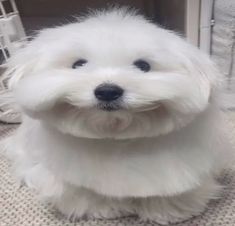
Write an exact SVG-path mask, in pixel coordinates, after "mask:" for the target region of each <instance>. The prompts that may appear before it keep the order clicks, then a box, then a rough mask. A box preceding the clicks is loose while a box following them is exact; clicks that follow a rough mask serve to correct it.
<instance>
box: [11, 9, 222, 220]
mask: <svg viewBox="0 0 235 226" xmlns="http://www.w3.org/2000/svg"><path fill="white" fill-rule="evenodd" d="M10 70H11V72H12V71H13V72H12V76H11V78H10V80H9V88H10V90H12V91H13V93H14V97H15V100H16V103H17V104H18V106H19V107H20V110H21V112H22V121H23V123H22V125H21V126H20V128H19V129H18V130H17V132H16V133H15V134H14V135H13V136H12V137H10V138H9V139H8V143H7V149H8V153H9V155H10V156H11V157H12V158H13V159H14V162H15V168H16V172H17V173H18V175H19V176H20V178H22V179H23V180H24V181H25V183H26V184H27V185H28V186H29V187H32V188H34V189H36V190H37V192H38V193H39V194H40V195H41V196H42V197H43V198H45V199H46V200H47V201H49V202H51V203H53V204H54V205H55V206H56V207H57V208H58V209H59V210H60V211H61V212H62V213H64V214H65V215H67V216H70V217H74V218H80V217H83V216H86V217H99V218H116V217H120V216H124V215H125V216H126V215H133V214H134V215H138V216H139V217H141V218H142V219H144V220H152V221H155V222H158V223H161V224H168V223H170V222H177V221H181V220H185V219H187V218H189V217H192V216H194V215H197V214H199V213H201V212H202V211H203V210H204V209H205V207H206V204H207V203H208V201H209V200H210V199H211V198H215V197H217V195H218V191H219V188H220V186H219V185H218V184H217V183H216V181H215V179H214V176H215V173H217V172H218V170H219V169H220V168H221V167H222V165H223V159H224V157H223V156H224V155H225V154H224V149H225V146H226V143H225V141H224V139H223V138H222V135H221V134H222V133H221V128H220V127H221V125H222V121H221V117H220V113H219V108H218V104H217V101H216V98H215V97H216V96H217V90H218V87H219V86H220V80H221V78H220V75H219V73H218V72H217V70H216V69H215V67H214V65H213V63H212V62H211V61H210V59H209V58H208V57H207V56H206V55H204V54H203V53H201V52H200V51H199V50H197V49H196V48H195V47H193V46H191V45H190V44H187V43H186V42H185V41H184V40H183V39H182V38H180V37H178V36H177V35H175V34H174V33H173V32H169V31H167V30H164V29H162V28H160V27H158V26H156V25H155V24H152V23H150V22H149V21H147V20H146V19H144V18H143V17H142V16H140V15H136V14H135V13H133V12H128V10H125V9H120V10H111V11H107V12H98V13H94V14H92V15H90V16H88V17H86V18H82V19H80V20H79V21H78V22H76V23H72V24H68V25H65V26H61V27H56V28H52V29H45V30H43V31H41V32H40V33H39V35H38V36H37V37H36V38H35V39H34V40H33V41H32V42H31V43H30V44H29V45H28V46H26V47H25V48H23V49H22V50H20V51H19V52H18V53H17V54H16V55H15V56H13V57H12V59H11V61H10Z"/></svg>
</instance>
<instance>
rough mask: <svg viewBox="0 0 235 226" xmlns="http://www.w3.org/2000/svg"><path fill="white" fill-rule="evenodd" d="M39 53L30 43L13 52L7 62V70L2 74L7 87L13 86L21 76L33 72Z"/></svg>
mask: <svg viewBox="0 0 235 226" xmlns="http://www.w3.org/2000/svg"><path fill="white" fill-rule="evenodd" d="M39 55H40V54H39V50H38V49H36V48H35V46H32V45H31V44H28V45H26V46H25V47H23V48H21V49H19V50H18V51H16V53H15V54H13V56H12V57H11V58H10V59H9V61H8V62H7V70H6V71H5V73H4V75H3V79H4V80H5V81H6V83H7V87H8V89H12V88H14V87H15V86H16V85H17V83H18V82H19V81H20V80H21V79H22V78H23V77H25V76H28V75H30V74H31V73H32V72H33V70H34V69H35V67H36V66H37V64H38V62H40V60H39Z"/></svg>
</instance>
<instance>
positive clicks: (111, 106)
mask: <svg viewBox="0 0 235 226" xmlns="http://www.w3.org/2000/svg"><path fill="white" fill-rule="evenodd" d="M97 108H98V109H100V110H103V111H118V110H121V109H123V106H122V105H121V103H119V102H99V103H98V104H97Z"/></svg>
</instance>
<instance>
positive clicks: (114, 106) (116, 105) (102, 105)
mask: <svg viewBox="0 0 235 226" xmlns="http://www.w3.org/2000/svg"><path fill="white" fill-rule="evenodd" d="M160 106H161V103H151V104H146V105H144V106H140V107H131V106H127V105H125V104H124V103H120V102H99V103H98V104H97V106H96V107H97V108H98V109H100V110H102V111H118V110H123V109H125V110H131V111H133V112H144V111H152V110H155V109H157V108H159V107H160Z"/></svg>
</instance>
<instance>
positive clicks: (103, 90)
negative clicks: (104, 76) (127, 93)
mask: <svg viewBox="0 0 235 226" xmlns="http://www.w3.org/2000/svg"><path fill="white" fill-rule="evenodd" d="M123 93H124V90H123V89H122V88H121V87H119V86H117V85H115V84H108V83H104V84H101V85H99V86H98V87H96V89H95V91H94V95H95V97H96V99H97V100H98V101H99V103H98V107H99V108H100V109H102V110H106V111H114V110H118V109H119V108H120V104H119V100H120V98H121V97H122V96H123Z"/></svg>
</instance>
